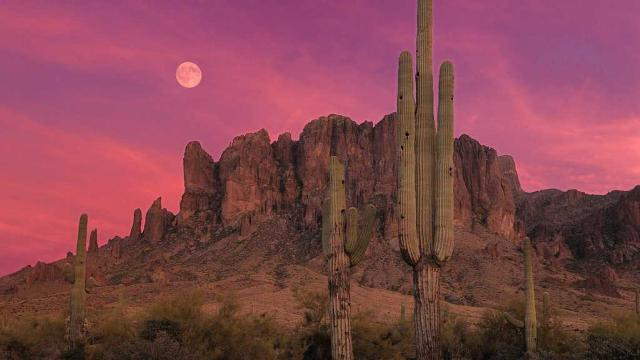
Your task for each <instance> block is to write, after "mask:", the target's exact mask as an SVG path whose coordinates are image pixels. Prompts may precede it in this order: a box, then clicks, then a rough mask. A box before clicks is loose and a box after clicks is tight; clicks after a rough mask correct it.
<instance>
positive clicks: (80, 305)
mask: <svg viewBox="0 0 640 360" xmlns="http://www.w3.org/2000/svg"><path fill="white" fill-rule="evenodd" d="M86 257H87V215H86V214H82V215H81V216H80V223H79V225H78V242H77V249H76V256H75V259H74V274H75V277H74V280H73V288H72V289H71V299H70V304H69V310H70V311H69V329H68V331H69V348H70V349H74V348H76V347H78V346H81V345H82V344H83V343H84V335H85V334H84V328H85V326H84V325H85V315H86V310H85V302H86V291H85V281H86V266H87V264H86Z"/></svg>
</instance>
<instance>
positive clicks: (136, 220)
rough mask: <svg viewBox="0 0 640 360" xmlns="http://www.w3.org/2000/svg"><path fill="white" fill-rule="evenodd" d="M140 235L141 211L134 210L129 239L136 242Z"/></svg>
mask: <svg viewBox="0 0 640 360" xmlns="http://www.w3.org/2000/svg"><path fill="white" fill-rule="evenodd" d="M141 235H142V210H140V209H135V210H134V211H133V224H132V225H131V231H130V232H129V239H131V240H133V241H136V240H138V239H140V236H141Z"/></svg>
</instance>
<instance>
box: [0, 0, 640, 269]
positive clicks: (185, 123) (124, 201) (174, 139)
mask: <svg viewBox="0 0 640 360" xmlns="http://www.w3.org/2000/svg"><path fill="white" fill-rule="evenodd" d="M53 3H54V2H51V1H22V0H15V1H14V0H10V1H2V2H0V199H1V201H2V203H1V204H0V205H1V206H0V275H1V274H6V273H8V272H11V271H14V270H17V269H19V268H20V267H22V266H24V265H26V264H34V263H35V261H37V260H45V261H51V260H54V259H57V258H60V257H62V256H64V254H65V253H66V252H67V251H68V250H71V249H72V248H73V247H74V242H75V236H76V234H75V232H76V227H77V219H78V216H79V214H80V213H81V212H87V213H88V214H89V220H90V226H91V227H97V228H98V229H99V242H100V243H101V244H102V243H104V242H105V241H106V240H107V239H108V238H110V237H112V236H114V235H117V234H126V233H127V232H128V230H129V228H130V222H131V217H132V212H133V209H134V208H136V207H140V208H142V209H143V211H146V209H147V208H148V206H149V205H150V204H151V202H152V201H153V199H154V198H155V197H157V196H162V197H163V205H164V206H166V207H168V208H169V209H170V210H172V211H174V212H175V211H176V210H177V208H178V203H179V199H180V195H181V192H182V171H181V158H182V152H183V150H184V146H185V145H186V143H187V142H188V141H190V140H199V141H201V143H202V144H203V146H204V147H205V149H207V150H208V151H209V152H210V153H211V154H212V155H213V156H214V158H216V159H217V158H218V156H219V154H220V153H221V151H222V150H223V149H224V148H225V147H226V146H227V144H229V143H230V141H231V139H232V138H233V137H234V136H235V135H238V134H241V133H245V132H249V131H255V130H258V129H260V128H266V129H267V130H268V131H269V133H270V134H271V137H272V139H275V138H276V137H277V135H278V134H279V133H281V132H284V131H290V132H291V133H292V134H293V135H294V137H297V135H298V134H299V132H300V130H301V129H302V127H303V126H304V124H305V123H307V122H308V121H309V120H312V119H314V118H317V117H319V116H322V115H328V114H330V113H338V114H343V115H347V116H350V117H351V118H353V119H354V120H356V121H358V122H361V121H364V120H370V121H374V122H376V121H378V120H379V119H381V118H382V116H383V115H384V114H387V113H390V112H393V111H395V86H396V71H397V69H396V66H397V57H398V55H399V53H400V51H401V50H403V49H408V50H412V51H413V49H414V43H415V40H414V39H415V1H414V0H406V1H405V0H295V1H294V0H260V1H254V0H224V1H223V0H210V1H171V2H168V1H110V2H106V1H99V2H98V1H83V2H55V4H53ZM434 11H435V17H436V20H435V33H434V36H435V39H434V40H435V49H434V55H435V58H436V63H439V62H440V61H441V60H442V59H444V58H449V59H451V60H453V62H454V64H455V65H456V75H457V76H456V81H457V83H456V91H457V94H456V95H457V103H456V106H457V107H456V134H457V135H459V134H461V133H467V134H469V135H471V136H472V137H474V138H476V139H478V140H479V141H480V142H482V143H483V144H486V145H489V146H492V147H495V148H496V149H497V150H498V152H499V153H501V154H505V153H506V154H511V155H513V156H514V157H515V159H516V162H517V165H518V171H519V173H520V177H521V181H522V183H523V186H524V188H525V190H528V191H532V190H537V189H542V188H549V187H555V188H560V189H569V188H577V189H580V190H583V191H587V192H592V193H606V192H608V191H609V190H612V189H629V188H631V187H632V186H634V185H636V184H638V183H640V1H637V0H616V1H613V2H612V1H610V0H564V1H557V0H537V1H526V0H523V1H518V2H514V1H512V0H485V1H477V0H447V1H443V0H435V8H434ZM183 61H192V62H195V63H197V64H198V65H199V66H200V67H201V69H202V72H203V80H202V83H201V84H200V85H199V86H198V87H196V88H193V89H184V88H182V87H180V86H179V85H178V84H177V83H176V80H175V69H176V67H177V65H178V64H179V63H181V62H183Z"/></svg>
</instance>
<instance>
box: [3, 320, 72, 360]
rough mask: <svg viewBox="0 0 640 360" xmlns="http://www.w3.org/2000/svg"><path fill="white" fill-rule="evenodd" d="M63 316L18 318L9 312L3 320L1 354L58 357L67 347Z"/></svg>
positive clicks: (18, 357) (26, 356) (21, 357)
mask: <svg viewBox="0 0 640 360" xmlns="http://www.w3.org/2000/svg"><path fill="white" fill-rule="evenodd" d="M64 335H65V324H64V321H63V320H62V318H61V317H56V316H45V317H40V318H37V317H24V318H17V317H12V316H9V315H7V314H5V315H4V316H3V317H2V320H1V321H0V358H2V359H32V358H58V357H61V356H62V354H63V352H64V349H65V339H64Z"/></svg>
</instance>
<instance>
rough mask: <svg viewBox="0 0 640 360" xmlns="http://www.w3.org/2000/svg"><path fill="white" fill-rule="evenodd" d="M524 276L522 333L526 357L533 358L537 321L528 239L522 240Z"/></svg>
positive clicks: (529, 242)
mask: <svg viewBox="0 0 640 360" xmlns="http://www.w3.org/2000/svg"><path fill="white" fill-rule="evenodd" d="M523 252H524V276H525V283H526V284H525V286H526V309H525V313H524V333H525V340H526V341H525V342H526V345H527V357H528V358H530V359H531V358H534V357H535V354H536V338H537V328H538V321H537V320H536V291H535V287H534V286H535V285H534V283H533V264H532V262H531V241H530V240H529V238H528V237H525V238H524V240H523Z"/></svg>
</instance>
